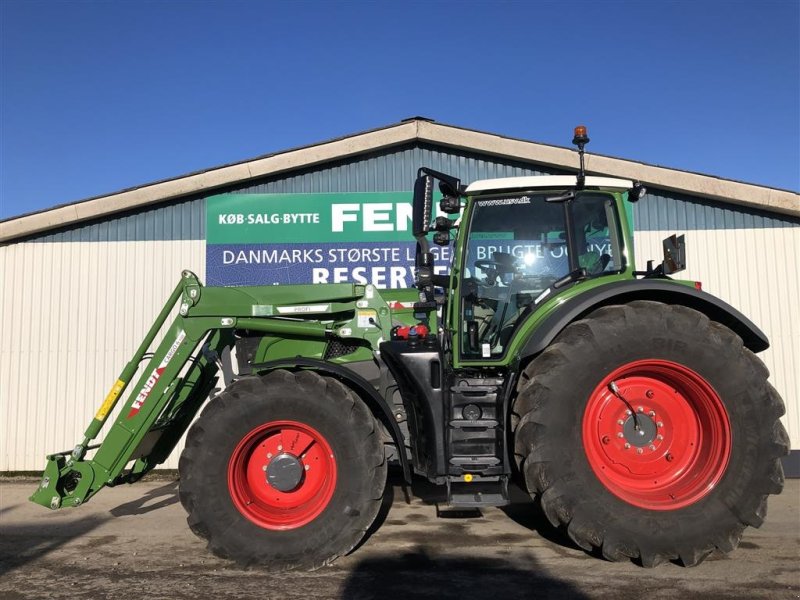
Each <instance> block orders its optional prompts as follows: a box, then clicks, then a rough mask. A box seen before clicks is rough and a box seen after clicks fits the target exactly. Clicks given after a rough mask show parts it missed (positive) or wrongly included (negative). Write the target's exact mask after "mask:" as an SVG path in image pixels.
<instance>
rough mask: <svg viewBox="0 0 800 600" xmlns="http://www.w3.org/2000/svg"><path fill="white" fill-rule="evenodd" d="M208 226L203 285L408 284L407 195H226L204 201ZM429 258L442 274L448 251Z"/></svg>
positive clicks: (410, 281) (411, 273) (411, 249)
mask: <svg viewBox="0 0 800 600" xmlns="http://www.w3.org/2000/svg"><path fill="white" fill-rule="evenodd" d="M206 225H207V226H206V280H207V283H208V285H215V286H229V285H272V284H299V283H346V282H352V283H362V284H366V283H371V284H373V285H375V286H376V287H379V288H403V287H411V286H412V285H413V281H414V271H413V265H414V253H415V249H416V242H415V241H414V238H413V236H412V235H411V198H410V194H408V193H407V192H382V193H340V194H223V195H219V196H212V197H210V198H208V199H207V203H206ZM432 252H434V255H435V257H436V269H435V270H436V272H437V273H441V272H445V271H446V269H447V265H448V264H449V262H450V258H451V248H448V247H444V248H442V247H439V246H434V247H433V248H432Z"/></svg>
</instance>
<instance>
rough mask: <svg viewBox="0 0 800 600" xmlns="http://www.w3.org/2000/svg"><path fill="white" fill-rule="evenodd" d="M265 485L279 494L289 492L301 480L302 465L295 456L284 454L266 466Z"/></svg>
mask: <svg viewBox="0 0 800 600" xmlns="http://www.w3.org/2000/svg"><path fill="white" fill-rule="evenodd" d="M266 473H267V483H269V484H270V485H271V486H272V487H274V488H275V489H276V490H278V491H281V492H291V491H292V490H293V489H295V488H296V487H297V486H298V484H299V483H300V480H301V479H302V478H303V465H301V464H300V461H299V460H298V459H297V457H296V456H292V455H291V454H288V453H286V452H284V453H283V454H279V455H278V456H276V457H275V458H273V459H272V460H271V461H270V462H269V464H267V471H266Z"/></svg>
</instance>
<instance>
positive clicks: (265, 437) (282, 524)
mask: <svg viewBox="0 0 800 600" xmlns="http://www.w3.org/2000/svg"><path fill="white" fill-rule="evenodd" d="M180 475H181V480H180V499H181V502H182V504H183V506H184V508H185V509H186V511H187V512H188V513H189V516H188V519H187V520H188V523H189V526H190V527H191V529H192V531H193V532H194V533H196V534H197V535H199V536H201V537H203V538H205V539H207V540H208V547H209V548H210V549H211V551H212V552H214V554H216V555H217V556H220V557H222V558H229V559H232V560H235V561H236V562H238V563H239V564H242V565H255V564H258V565H262V566H264V567H266V568H268V569H270V570H273V571H283V570H288V569H294V568H300V569H315V568H318V567H321V566H323V565H326V564H329V563H330V562H332V561H333V560H334V559H336V558H337V557H338V556H341V555H343V554H346V553H347V552H349V551H350V550H352V549H353V548H354V547H355V546H356V544H358V543H359V541H361V539H362V538H363V537H364V535H365V533H366V531H367V529H368V528H369V527H370V525H371V524H372V522H373V521H374V519H375V516H376V515H377V513H378V510H379V508H380V505H381V500H382V497H383V490H384V487H385V485H386V460H385V458H384V449H383V443H382V439H381V435H380V431H379V429H378V425H377V422H376V421H375V419H374V418H373V416H372V414H371V413H370V412H369V410H368V409H367V407H366V406H365V405H364V403H363V402H362V401H361V400H360V399H359V398H358V397H357V396H356V395H355V394H354V393H353V392H352V391H351V390H349V389H348V388H347V387H345V386H344V385H342V384H341V383H340V382H338V381H336V380H334V379H331V378H327V377H322V376H320V375H318V374H316V373H313V372H310V371H301V372H298V373H291V372H289V371H284V370H279V371H273V372H271V373H269V374H267V375H265V376H263V377H248V378H244V379H241V380H239V381H237V382H235V383H233V384H232V385H231V386H229V387H228V388H227V389H226V390H225V391H224V392H223V393H222V394H220V395H219V396H218V397H217V398H215V399H214V400H212V401H211V402H210V403H209V404H208V405H207V406H206V408H205V410H204V411H203V413H202V415H201V416H200V418H199V419H198V420H197V422H196V423H195V424H194V425H193V426H192V428H191V430H190V431H189V435H188V436H187V439H186V447H185V449H184V451H183V454H182V455H181V459H180Z"/></svg>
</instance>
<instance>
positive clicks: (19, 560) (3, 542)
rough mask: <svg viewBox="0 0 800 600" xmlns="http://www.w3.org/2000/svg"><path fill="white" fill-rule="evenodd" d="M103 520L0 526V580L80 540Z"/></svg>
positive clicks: (39, 522) (94, 517)
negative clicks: (7, 574)
mask: <svg viewBox="0 0 800 600" xmlns="http://www.w3.org/2000/svg"><path fill="white" fill-rule="evenodd" d="M105 521H107V518H104V517H99V516H91V517H88V518H85V519H81V520H79V521H73V522H69V523H54V524H50V525H44V524H43V523H42V522H41V521H31V522H23V523H15V524H13V525H10V526H8V525H2V524H0V577H2V576H3V575H5V574H6V573H8V572H9V571H11V570H12V569H18V568H19V567H22V566H23V565H26V564H28V563H30V562H34V561H36V560H39V559H40V558H42V557H44V556H46V555H48V554H50V553H52V552H55V551H57V550H58V549H59V548H61V547H62V546H64V545H66V544H68V543H70V542H72V541H75V540H81V539H83V538H84V537H85V536H86V535H87V534H89V533H90V532H91V531H94V530H95V529H97V528H98V527H99V526H100V525H102V524H103V523H104V522H105Z"/></svg>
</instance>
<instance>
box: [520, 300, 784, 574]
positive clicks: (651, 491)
mask: <svg viewBox="0 0 800 600" xmlns="http://www.w3.org/2000/svg"><path fill="white" fill-rule="evenodd" d="M768 375H769V373H768V372H767V369H766V367H764V365H763V363H762V362H761V361H760V360H759V359H758V358H757V357H756V356H755V355H754V354H753V353H752V352H750V351H749V350H747V349H746V348H744V347H743V346H742V341H741V339H740V338H739V337H738V336H737V335H735V334H734V333H733V332H732V331H730V330H729V329H727V328H726V327H724V326H722V325H720V324H719V323H716V322H713V321H709V319H708V318H706V317H705V316H704V315H702V314H701V313H699V312H697V311H694V310H692V309H689V308H686V307H683V306H673V305H666V304H661V303H657V302H649V301H637V302H632V303H630V304H627V305H623V306H609V307H605V308H601V309H599V310H596V311H595V312H593V313H591V314H590V315H589V316H588V317H586V318H585V319H582V320H580V321H576V322H575V323H572V324H570V325H569V326H568V327H566V328H565V329H564V331H563V332H562V333H561V334H560V335H559V336H558V337H557V338H556V340H555V342H554V343H553V344H552V345H551V346H550V347H548V348H547V349H546V350H545V351H544V352H542V354H540V355H539V356H538V357H537V358H536V359H534V360H533V361H532V362H531V363H530V364H529V365H528V366H527V368H526V369H525V370H524V372H523V374H522V377H521V378H520V382H519V385H518V388H517V396H516V399H515V401H514V406H513V415H512V423H513V425H514V447H515V455H516V459H517V464H518V466H519V469H520V471H521V473H522V475H523V477H524V480H525V483H526V485H527V487H528V490H529V492H530V493H531V494H532V495H534V496H538V498H539V500H540V502H541V505H542V508H543V511H544V513H545V515H546V516H547V518H548V520H549V521H550V522H551V523H552V524H553V525H554V526H556V527H559V526H561V527H564V528H566V532H567V534H568V535H569V537H570V538H571V539H572V540H573V541H574V542H575V543H576V544H578V545H579V546H580V547H582V548H584V549H585V550H587V551H590V552H592V551H594V552H599V553H602V556H604V557H605V558H607V559H609V560H627V559H628V558H631V559H634V560H635V561H637V562H639V563H640V564H642V565H644V566H655V565H657V564H659V563H661V562H664V561H666V560H679V561H680V562H682V563H683V564H684V565H687V566H691V565H695V564H698V563H700V562H701V561H702V560H703V559H704V558H705V557H706V556H708V555H709V554H710V553H711V552H712V551H714V550H715V549H719V550H721V551H723V552H730V551H732V550H733V549H734V548H736V546H737V545H738V543H739V540H740V539H741V535H742V531H743V530H744V528H745V527H746V526H748V525H752V526H754V527H758V526H760V525H761V523H762V522H763V520H764V517H765V516H766V510H767V496H768V495H769V494H777V493H780V491H781V490H782V488H783V470H782V467H781V463H780V457H781V456H782V455H785V454H786V453H787V452H788V436H787V434H786V431H785V430H784V428H783V425H782V424H781V423H780V421H779V420H778V419H779V417H780V416H781V415H782V414H783V412H784V406H783V402H782V401H781V399H780V397H779V396H778V394H777V392H776V391H775V390H774V388H772V386H771V385H770V384H769V383H767V377H768ZM612 381H613V382H614V383H615V384H616V386H617V389H618V391H619V392H620V393H621V395H622V397H623V398H624V399H625V401H627V402H628V404H630V405H631V406H630V408H628V406H627V405H626V404H625V402H623V400H621V399H620V398H619V397H618V396H617V395H616V394H615V393H614V392H613V390H612V389H611V388H612V387H613V386H611V387H610V384H611V382H612ZM630 409H633V411H634V412H635V413H636V415H637V417H636V418H635V419H634V418H633V415H632V414H631V413H630V412H628V411H629V410H630ZM637 426H638V427H637ZM626 445H627V447H626Z"/></svg>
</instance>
